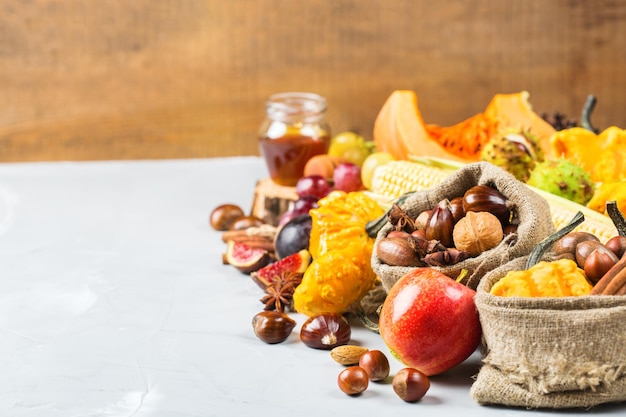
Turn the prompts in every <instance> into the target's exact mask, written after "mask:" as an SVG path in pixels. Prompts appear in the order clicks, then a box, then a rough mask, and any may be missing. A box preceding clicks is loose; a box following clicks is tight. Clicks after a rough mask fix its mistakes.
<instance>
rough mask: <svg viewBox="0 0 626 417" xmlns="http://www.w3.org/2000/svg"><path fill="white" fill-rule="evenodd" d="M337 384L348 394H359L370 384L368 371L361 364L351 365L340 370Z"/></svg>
mask: <svg viewBox="0 0 626 417" xmlns="http://www.w3.org/2000/svg"><path fill="white" fill-rule="evenodd" d="M337 385H339V389H340V390H342V391H343V392H344V393H346V394H348V395H358V394H360V393H362V392H363V391H365V390H366V389H367V387H368V385H369V379H368V376H367V372H366V371H365V369H363V368H361V367H360V366H350V367H348V368H346V369H344V370H343V371H341V372H339V375H338V376H337Z"/></svg>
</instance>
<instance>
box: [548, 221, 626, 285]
mask: <svg viewBox="0 0 626 417" xmlns="http://www.w3.org/2000/svg"><path fill="white" fill-rule="evenodd" d="M552 250H553V251H554V252H555V253H556V255H557V258H567V259H571V260H573V261H575V262H576V264H577V265H578V267H579V268H580V269H582V270H583V271H585V275H586V276H587V279H589V281H590V282H591V283H592V284H595V283H597V282H598V281H599V280H600V279H601V278H602V277H603V276H604V274H606V273H607V272H608V270H609V269H611V268H612V267H613V266H614V265H615V264H616V263H617V261H619V259H620V258H621V257H622V255H623V254H624V252H625V251H626V237H625V236H614V237H612V238H611V239H609V240H608V241H607V242H606V243H604V244H602V243H601V242H600V239H598V237H597V236H595V235H594V234H591V233H588V232H570V233H568V234H566V235H565V236H563V237H562V238H561V239H559V240H557V241H556V242H555V243H554V246H553V248H552Z"/></svg>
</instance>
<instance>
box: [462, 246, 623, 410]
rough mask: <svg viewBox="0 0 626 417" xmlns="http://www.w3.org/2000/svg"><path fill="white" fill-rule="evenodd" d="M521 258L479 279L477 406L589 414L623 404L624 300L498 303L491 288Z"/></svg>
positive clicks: (512, 300) (515, 299)
mask: <svg viewBox="0 0 626 417" xmlns="http://www.w3.org/2000/svg"><path fill="white" fill-rule="evenodd" d="M525 264H526V257H523V258H519V259H516V260H514V261H511V262H510V263H509V264H506V265H504V266H502V267H499V268H497V269H495V270H493V271H492V272H490V273H488V274H487V275H485V277H484V279H483V280H482V281H481V283H480V284H479V286H478V288H477V293H476V306H477V308H478V312H479V314H480V322H481V325H482V329H483V344H484V346H483V365H482V367H481V369H480V371H479V373H478V376H477V378H476V381H475V382H474V384H473V385H472V388H471V395H472V398H473V399H474V400H475V401H477V402H478V403H480V404H484V405H487V404H498V405H505V406H516V407H526V408H578V407H581V408H589V407H592V406H596V405H599V404H604V403H611V402H620V401H625V400H626V349H625V348H624V346H626V331H625V329H624V323H626V297H624V296H600V295H599V296H581V297H563V298H551V297H550V298H521V297H499V296H494V295H491V294H489V291H490V290H491V287H492V286H493V284H495V283H496V282H497V281H498V280H499V279H500V278H502V277H503V276H504V275H506V272H508V271H511V270H523V269H525Z"/></svg>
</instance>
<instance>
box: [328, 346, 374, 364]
mask: <svg viewBox="0 0 626 417" xmlns="http://www.w3.org/2000/svg"><path fill="white" fill-rule="evenodd" d="M367 351H368V349H367V348H364V347H362V346H356V345H342V346H337V347H335V348H333V349H332V350H331V351H330V357H331V358H333V360H334V361H335V362H337V363H338V364H340V365H356V364H358V363H359V358H361V355H363V354H364V353H365V352H367Z"/></svg>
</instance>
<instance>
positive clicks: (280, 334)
mask: <svg viewBox="0 0 626 417" xmlns="http://www.w3.org/2000/svg"><path fill="white" fill-rule="evenodd" d="M294 327H296V322H295V321H294V320H293V319H292V318H290V317H289V316H287V315H286V314H283V313H280V312H278V311H262V312H260V313H258V314H257V315H255V316H254V317H253V318H252V328H253V329H254V334H255V335H256V336H257V337H258V338H259V339H261V340H262V341H264V342H265V343H269V344H275V343H281V342H284V341H285V340H286V339H287V338H288V337H289V335H290V334H291V332H292V331H293V329H294Z"/></svg>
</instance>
